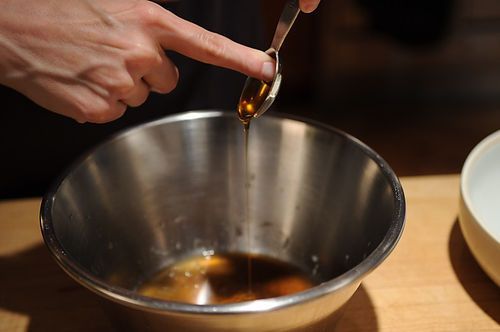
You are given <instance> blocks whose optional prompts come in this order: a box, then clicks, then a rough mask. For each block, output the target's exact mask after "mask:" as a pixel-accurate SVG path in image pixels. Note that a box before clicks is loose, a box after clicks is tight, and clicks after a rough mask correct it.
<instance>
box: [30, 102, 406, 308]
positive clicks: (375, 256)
mask: <svg viewBox="0 0 500 332" xmlns="http://www.w3.org/2000/svg"><path fill="white" fill-rule="evenodd" d="M216 117H231V118H235V121H237V118H236V116H235V115H234V112H231V111H222V110H196V111H188V112H184V113H178V114H173V115H169V116H166V117H163V118H161V119H158V120H155V121H151V122H147V123H144V124H140V125H137V126H134V127H132V128H129V129H125V130H122V131H120V132H118V133H116V134H114V135H112V136H110V137H109V138H108V139H106V140H104V141H103V142H101V143H100V144H98V145H96V146H95V147H94V148H92V149H90V150H89V151H87V152H86V153H84V154H82V155H81V156H80V158H78V159H76V161H74V162H73V163H72V164H70V166H69V167H67V168H66V170H65V171H63V172H62V173H61V174H60V176H59V177H58V178H57V179H56V180H55V181H54V182H53V183H52V185H51V186H50V187H49V189H48V191H47V192H46V194H45V195H44V196H43V198H42V203H41V206H40V229H41V233H42V236H43V239H44V242H45V245H46V246H47V248H48V249H49V251H50V253H51V255H52V256H53V258H54V259H55V260H56V262H57V263H58V265H59V266H60V267H61V268H62V269H63V270H64V271H65V272H66V273H67V274H68V275H69V276H70V277H72V278H73V279H74V280H75V281H77V282H78V283H80V284H81V285H82V286H84V287H86V288H88V289H89V290H91V291H93V292H95V293H97V294H98V295H101V296H103V297H105V298H107V299H109V300H111V301H114V302H118V303H121V304H123V305H126V306H128V307H132V308H136V309H141V310H146V311H150V312H176V313H184V314H212V315H213V314H248V313H261V312H266V311H271V310H278V309H283V308H286V307H289V306H292V305H297V304H300V303H304V302H308V301H311V300H314V299H317V298H320V297H323V296H326V295H328V294H330V293H334V292H337V291H340V290H342V289H343V288H344V287H346V286H348V285H356V287H357V286H358V285H359V283H360V282H361V279H362V278H363V277H364V276H366V275H367V274H368V273H370V272H371V271H372V270H373V269H375V268H376V267H377V266H378V265H380V264H381V263H382V262H383V261H384V260H385V259H386V258H387V256H388V255H389V254H390V253H391V252H392V250H393V249H394V248H395V246H396V244H397V243H398V241H399V239H400V237H401V235H402V233H403V228H404V224H405V218H406V203H405V196H404V192H403V188H402V186H401V183H400V181H399V179H398V177H397V176H396V174H395V173H394V171H393V170H392V168H391V167H390V166H389V164H388V163H387V162H386V161H385V160H384V159H383V158H382V157H381V156H380V155H378V154H377V153H376V152H375V151H374V150H372V149H371V148H370V147H368V146H367V145H366V144H364V143H363V142H361V141H360V140H359V139H357V138H355V137H353V136H351V135H349V134H347V133H345V132H343V131H341V130H339V129H336V128H334V127H332V126H330V125H327V124H323V123H320V122H318V121H315V120H310V119H306V118H303V117H300V116H295V115H289V114H284V113H279V114H277V113H274V112H268V113H267V114H266V117H269V118H275V119H278V120H289V121H298V122H302V123H305V124H307V125H310V126H313V127H317V128H320V129H323V130H326V131H329V132H333V133H335V134H337V135H339V136H341V137H343V138H344V139H347V140H350V141H352V143H354V144H355V145H356V146H357V147H358V148H360V150H361V151H362V152H363V153H365V154H366V155H368V157H370V159H371V160H373V161H374V162H376V164H377V166H378V167H379V169H380V171H381V172H382V174H383V175H384V176H385V178H386V179H387V180H388V182H389V184H390V186H391V188H392V190H393V192H394V203H395V210H394V212H393V215H392V217H391V222H390V227H389V229H388V231H387V233H386V234H385V236H384V237H383V239H382V241H381V242H380V244H379V245H378V246H377V247H376V248H375V249H374V250H373V251H372V252H371V253H370V255H368V256H367V257H366V258H365V259H363V260H362V261H361V262H360V263H359V264H358V265H356V266H354V267H353V268H351V269H350V270H348V271H346V272H344V273H343V274H341V275H339V276H337V277H335V278H333V279H330V280H328V281H326V282H323V283H321V284H319V285H317V286H314V287H312V288H310V289H307V290H305V291H302V292H298V293H294V294H290V295H286V296H281V297H275V298H269V299H261V300H254V301H248V302H239V303H231V304H217V305H195V304H187V303H179V302H173V301H163V300H157V299H153V298H150V297H147V296H142V295H139V294H137V293H136V292H134V291H131V290H128V289H125V288H121V287H116V286H111V285H109V284H107V283H106V282H104V281H103V280H101V279H99V278H96V277H95V276H93V275H92V274H91V273H89V272H88V271H86V270H85V269H84V268H83V267H81V266H80V265H79V264H78V263H77V262H75V261H74V260H73V259H72V258H71V257H70V256H68V255H67V253H66V252H65V251H64V248H63V247H62V245H61V243H60V242H59V241H58V240H57V237H56V235H55V230H54V228H53V224H52V216H51V211H52V207H53V204H54V202H55V195H56V193H57V191H58V189H59V186H60V185H61V184H62V182H63V181H64V180H65V179H66V177H67V176H68V175H69V174H71V172H73V171H74V170H75V169H76V168H77V167H78V166H79V165H80V164H81V163H82V162H83V161H84V160H85V159H87V158H88V157H89V156H90V155H92V153H93V152H94V151H96V150H98V149H100V148H101V147H102V146H104V145H106V144H109V143H111V142H112V141H115V140H117V139H123V138H125V137H126V136H128V135H132V134H134V133H136V132H138V131H139V130H143V129H144V128H148V127H153V126H158V125H162V124H166V123H171V122H178V121H187V120H196V119H206V118H216ZM258 121H260V120H258Z"/></svg>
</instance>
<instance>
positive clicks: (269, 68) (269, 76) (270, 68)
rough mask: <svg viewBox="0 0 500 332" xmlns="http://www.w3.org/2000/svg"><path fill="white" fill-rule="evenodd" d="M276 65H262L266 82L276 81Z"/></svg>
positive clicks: (270, 63)
mask: <svg viewBox="0 0 500 332" xmlns="http://www.w3.org/2000/svg"><path fill="white" fill-rule="evenodd" d="M275 68H276V64H275V63H274V62H270V61H267V62H264V64H263V65H262V77H263V78H264V80H266V81H272V80H273V79H274V74H275V73H274V72H275Z"/></svg>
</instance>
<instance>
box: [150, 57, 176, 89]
mask: <svg viewBox="0 0 500 332" xmlns="http://www.w3.org/2000/svg"><path fill="white" fill-rule="evenodd" d="M159 52H160V55H161V59H162V61H161V63H160V65H158V66H156V67H154V68H151V70H150V72H149V73H147V74H146V75H144V77H143V80H144V81H145V82H146V83H147V84H148V85H149V86H150V88H151V91H154V92H158V93H169V92H171V91H172V90H173V89H175V87H176V86H177V82H178V81H179V70H178V69H177V67H176V66H175V65H174V63H173V62H172V61H171V60H170V59H169V58H168V57H167V56H166V55H165V53H163V50H160V51H159Z"/></svg>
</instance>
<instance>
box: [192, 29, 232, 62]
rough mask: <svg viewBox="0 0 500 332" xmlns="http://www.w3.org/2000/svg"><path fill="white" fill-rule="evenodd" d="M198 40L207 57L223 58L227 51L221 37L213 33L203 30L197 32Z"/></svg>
mask: <svg viewBox="0 0 500 332" xmlns="http://www.w3.org/2000/svg"><path fill="white" fill-rule="evenodd" d="M198 40H199V42H200V44H201V45H202V50H204V52H205V55H207V56H208V57H209V58H225V56H226V53H227V52H226V43H225V42H224V40H223V38H221V37H220V36H218V35H216V34H214V33H211V32H208V31H203V32H201V33H199V34H198Z"/></svg>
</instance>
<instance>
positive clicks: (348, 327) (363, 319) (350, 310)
mask: <svg viewBox="0 0 500 332" xmlns="http://www.w3.org/2000/svg"><path fill="white" fill-rule="evenodd" d="M376 331H378V322H377V315H376V313H375V308H374V307H373V303H372V301H371V299H370V295H369V294H368V292H367V291H366V289H365V287H364V286H363V284H361V286H359V288H358V290H357V291H356V293H354V295H353V297H352V298H351V299H350V300H349V302H348V303H347V305H346V308H345V309H344V313H343V315H342V317H341V318H340V320H339V321H338V322H337V325H336V326H335V332H376Z"/></svg>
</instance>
